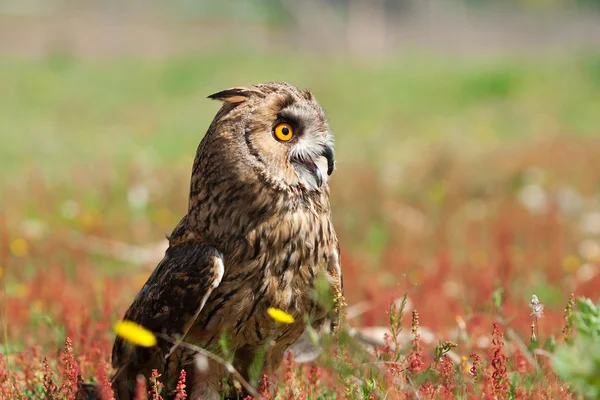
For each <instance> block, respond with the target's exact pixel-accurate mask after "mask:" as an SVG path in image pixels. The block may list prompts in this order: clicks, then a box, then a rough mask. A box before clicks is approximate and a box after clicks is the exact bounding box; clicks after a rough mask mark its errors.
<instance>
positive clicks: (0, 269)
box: [0, 267, 4, 279]
mask: <svg viewBox="0 0 600 400" xmlns="http://www.w3.org/2000/svg"><path fill="white" fill-rule="evenodd" d="M3 276H4V268H2V267H0V279H2V277H3Z"/></svg>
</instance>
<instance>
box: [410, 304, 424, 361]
mask: <svg viewBox="0 0 600 400" xmlns="http://www.w3.org/2000/svg"><path fill="white" fill-rule="evenodd" d="M412 335H413V339H412V342H411V344H412V350H411V352H410V354H409V355H408V369H409V371H411V372H420V371H422V370H423V367H424V365H425V363H424V362H423V351H422V349H421V336H420V335H419V313H418V312H417V310H413V312H412Z"/></svg>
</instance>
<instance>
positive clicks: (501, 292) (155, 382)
mask: <svg viewBox="0 0 600 400" xmlns="http://www.w3.org/2000/svg"><path fill="white" fill-rule="evenodd" d="M0 75H1V76H2V77H3V78H4V79H2V80H1V81H0V91H1V92H2V93H3V96H1V97H0V126H2V127H3V129H2V130H0V139H1V140H2V143H3V145H2V146H1V147H0V187H1V188H2V190H1V191H0V205H1V207H0V267H1V269H0V271H1V272H0V274H1V278H2V283H1V284H2V288H3V289H2V292H3V299H2V307H1V317H2V327H3V330H4V333H3V337H4V340H3V342H4V345H3V351H2V356H1V359H0V397H2V398H32V399H33V398H39V399H46V398H53V399H69V398H73V397H74V393H75V388H76V383H77V381H78V379H79V378H78V377H79V376H80V377H81V379H83V380H86V381H89V380H94V381H98V382H107V376H110V373H111V372H112V371H111V368H110V362H109V361H110V349H111V345H112V340H113V338H114V332H113V324H114V322H115V321H117V320H118V319H119V318H121V317H122V315H123V312H124V310H125V308H126V307H127V306H128V305H129V304H130V302H131V300H132V298H133V296H134V295H135V293H136V292H137V290H139V288H140V287H141V286H142V284H143V282H144V281H145V279H146V278H147V276H148V275H149V273H150V272H151V270H152V269H153V268H154V266H155V265H156V262H157V261H158V260H159V259H160V257H161V256H162V252H163V251H164V248H165V243H164V242H163V241H160V240H161V238H162V237H163V235H164V234H165V233H168V232H170V231H171V229H172V228H173V226H174V225H175V224H176V223H177V222H178V221H179V218H180V217H181V216H182V215H183V214H184V213H185V210H186V206H187V199H186V197H187V191H188V182H189V174H190V168H191V163H192V159H193V156H194V152H195V149H196V146H197V143H198V141H199V140H200V138H201V137H202V135H203V132H204V131H205V129H206V128H207V126H208V124H209V122H210V118H211V117H212V115H213V114H214V113H215V111H216V109H217V107H218V104H216V103H211V102H210V101H209V100H207V99H206V96H207V95H209V94H211V93H213V92H216V91H218V90H221V89H223V88H225V87H229V86H233V85H237V84H244V83H251V82H260V81H265V80H287V81H290V82H292V83H295V84H297V85H299V86H302V87H309V88H311V89H312V90H313V92H314V93H315V96H316V97H317V98H318V99H319V101H320V102H321V103H322V105H323V106H324V108H325V109H326V111H327V112H328V115H329V119H330V123H331V126H332V128H333V130H334V132H335V133H336V138H337V142H336V151H337V153H336V158H337V159H338V160H339V162H338V170H337V171H336V172H335V173H334V174H333V175H332V182H331V184H332V202H333V209H334V220H335V223H336V227H337V230H338V231H339V236H340V239H341V243H342V262H343V267H344V284H345V300H346V302H347V303H348V305H349V308H348V315H347V319H346V325H345V326H344V328H343V329H341V331H340V332H339V334H338V336H335V337H325V338H324V343H322V346H323V352H322V353H321V355H320V356H319V358H318V359H317V360H316V361H315V362H311V363H306V364H296V363H294V360H293V357H292V356H290V357H288V359H286V361H285V362H284V365H283V366H282V368H281V370H280V373H279V374H278V376H271V377H263V378H262V379H259V381H260V382H259V383H258V384H257V385H256V388H257V389H258V391H259V393H260V395H261V396H264V397H266V398H277V399H280V398H290V399H291V398H311V399H313V398H333V397H340V398H346V397H348V398H384V397H390V398H422V399H427V398H481V397H484V398H490V399H493V398H498V399H502V398H549V399H550V398H595V397H597V395H598V393H599V391H600V383H599V382H598V378H597V377H598V376H600V361H599V360H600V339H599V335H600V332H598V329H597V328H598V319H599V318H600V312H599V309H598V307H599V306H598V298H597V296H598V293H597V287H598V285H599V284H600V214H599V212H598V210H599V209H600V200H599V199H600V169H599V168H598V159H600V141H598V137H599V136H598V126H600V113H598V111H597V110H598V109H599V105H600V98H599V97H598V93H599V91H598V90H599V89H600V59H599V58H598V57H593V56H592V57H580V58H576V59H572V60H569V61H562V62H553V63H545V62H542V61H539V62H535V61H528V62H519V63H516V62H514V63H511V62H505V63H502V64H500V63H493V64H492V63H483V62H470V63H468V64H467V63H464V62H462V63H449V62H448V61H447V60H445V61H441V60H435V59H426V58H418V57H412V58H409V59H408V60H402V61H401V60H396V61H389V62H387V63H386V64H385V65H378V64H375V65H366V64H364V63H358V62H342V61H339V60H337V61H335V60H323V59H319V60H316V59H312V58H310V57H308V56H306V57H298V56H297V55H294V57H291V55H289V54H283V53H282V54H268V55H265V54H243V55H242V54H236V55H232V54H218V53H212V54H206V55H203V56H196V57H182V58H180V59H170V60H167V61H162V62H156V61H155V62H152V63H151V62H148V61H140V60H135V59H131V60H120V61H102V62H95V63H92V62H84V61H80V60H78V59H76V58H73V57H71V56H68V55H64V54H56V55H54V56H51V57H49V58H47V59H43V60H37V61H16V60H10V59H2V60H1V62H0ZM533 295H535V296H536V298H535V299H533V301H532V296H533ZM590 298H591V299H590ZM180 383H181V384H180V387H179V394H180V398H184V397H183V395H184V393H185V387H184V385H185V376H184V375H182V376H181V377H180ZM160 387H161V385H160V377H159V376H156V377H154V378H153V379H152V380H151V381H150V382H148V383H146V382H141V383H140V388H141V389H140V390H141V391H142V392H146V391H150V394H149V397H152V396H154V398H159V396H160V395H161V394H160V393H159V392H160ZM108 389H109V388H107V390H106V396H107V398H110V390H108ZM163 394H164V393H163ZM140 398H142V397H140Z"/></svg>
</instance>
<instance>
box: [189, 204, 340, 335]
mask: <svg viewBox="0 0 600 400" xmlns="http://www.w3.org/2000/svg"><path fill="white" fill-rule="evenodd" d="M237 249H241V250H238V251H239V253H238V254H239V255H238V257H239V258H238V257H231V259H230V260H227V257H225V258H226V265H225V276H224V277H223V280H222V282H221V284H220V285H219V287H218V288H217V289H216V290H215V291H214V292H213V295H212V296H211V298H210V299H209V303H210V304H207V312H204V311H203V313H202V314H203V316H201V317H200V318H199V321H198V322H199V325H200V326H199V327H201V328H202V329H203V330H204V331H206V332H212V333H214V332H216V331H221V330H225V329H226V330H227V332H230V333H231V334H232V339H233V340H234V341H236V342H237V343H234V345H240V346H243V345H258V344H260V343H263V342H264V341H265V340H266V339H267V338H270V339H275V340H276V341H278V340H282V341H286V342H289V344H291V343H293V342H294V341H295V340H296V339H297V338H298V337H299V336H300V335H301V334H302V331H303V330H304V327H305V325H306V322H307V321H308V320H310V321H314V320H315V319H319V318H321V317H322V316H323V314H324V313H325V310H324V309H323V307H322V306H321V305H320V304H319V302H318V301H317V300H316V297H315V289H316V288H317V286H319V287H320V285H318V284H317V282H318V281H319V279H320V277H323V279H325V280H329V281H331V280H333V278H332V276H331V274H330V272H329V271H330V268H328V266H330V265H331V262H332V259H333V258H336V257H337V254H336V252H337V239H336V237H335V233H334V231H333V228H332V226H331V222H330V220H329V218H328V215H326V216H325V215H324V216H322V218H319V217H318V215H314V214H310V215H308V216H307V215H301V216H299V215H295V214H290V215H287V216H285V217H282V218H280V219H279V220H278V221H269V223H266V224H263V225H261V226H259V227H258V229H256V230H254V231H252V232H250V233H249V234H248V235H247V237H246V240H245V242H244V243H243V244H239V245H238V247H237ZM270 307H274V308H278V309H280V310H283V311H285V312H287V313H289V314H291V315H292V316H293V317H294V320H295V322H294V323H293V324H289V325H287V324H278V323H276V322H275V321H274V320H273V319H272V318H271V317H270V316H269V314H268V312H267V310H268V309H269V308H270Z"/></svg>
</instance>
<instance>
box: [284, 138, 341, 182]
mask: <svg viewBox="0 0 600 400" xmlns="http://www.w3.org/2000/svg"><path fill="white" fill-rule="evenodd" d="M317 154H318V157H325V158H326V159H327V175H331V174H332V172H333V169H334V167H335V160H334V158H333V149H332V148H331V146H329V145H323V148H322V150H321V152H320V153H317ZM291 162H292V166H293V167H294V169H295V170H296V173H298V174H299V177H300V178H301V179H303V176H304V177H306V175H305V174H306V173H308V174H310V176H311V177H312V179H313V182H314V185H316V187H321V186H322V185H323V172H324V171H323V172H321V169H320V168H319V167H318V166H317V160H314V159H312V158H309V157H302V156H301V155H300V156H298V155H295V156H293V157H292V159H291ZM304 179H306V178H304Z"/></svg>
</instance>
